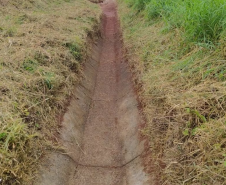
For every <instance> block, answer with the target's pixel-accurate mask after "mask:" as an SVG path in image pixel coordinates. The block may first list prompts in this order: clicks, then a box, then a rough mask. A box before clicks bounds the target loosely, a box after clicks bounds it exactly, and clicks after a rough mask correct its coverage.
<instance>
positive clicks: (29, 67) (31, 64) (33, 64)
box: [23, 59, 38, 72]
mask: <svg viewBox="0 0 226 185" xmlns="http://www.w3.org/2000/svg"><path fill="white" fill-rule="evenodd" d="M37 67H38V62H37V61H35V60H32V59H27V60H25V61H24V62H23V68H24V69H25V70H26V71H29V72H34V71H35V70H36V69H37Z"/></svg>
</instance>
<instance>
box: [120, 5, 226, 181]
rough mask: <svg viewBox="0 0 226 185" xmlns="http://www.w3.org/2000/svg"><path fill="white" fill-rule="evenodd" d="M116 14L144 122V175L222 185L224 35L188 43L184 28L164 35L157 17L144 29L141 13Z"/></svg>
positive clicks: (124, 11)
mask: <svg viewBox="0 0 226 185" xmlns="http://www.w3.org/2000/svg"><path fill="white" fill-rule="evenodd" d="M150 2H155V1H150ZM156 2H157V1H156ZM158 2H159V3H160V2H163V1H158ZM164 2H167V1H164ZM174 2H177V1H174ZM191 2H193V1H191ZM197 2H199V1H197ZM173 4H174V3H172V6H174V5H173ZM143 10H144V11H146V10H145V8H143ZM161 11H165V9H161ZM119 12H120V15H121V23H122V27H123V31H124V42H125V47H126V48H127V58H128V61H129V63H130V65H131V69H133V71H134V73H135V76H136V81H135V85H136V86H137V88H138V89H139V92H138V94H139V97H140V99H141V101H142V104H143V110H144V114H145V117H146V122H147V125H146V128H145V129H144V130H143V133H144V134H145V135H147V136H148V137H149V138H150V148H151V151H152V156H149V157H150V158H151V159H146V161H152V165H155V168H154V169H155V170H153V166H151V165H150V171H151V172H152V173H154V172H153V171H155V172H156V176H157V175H158V174H159V172H161V179H160V180H161V183H162V184H170V185H171V184H192V185H194V184H197V185H203V184H206V185H207V184H208V185H211V184H226V175H225V174H226V162H225V161H226V157H225V156H226V155H225V153H226V147H225V142H226V124H225V123H226V114H225V110H226V103H225V100H226V99H225V98H226V96H225V94H226V82H225V77H226V68H225V67H226V66H225V52H224V50H225V49H224V47H225V46H224V41H225V37H224V34H221V35H220V37H219V38H216V39H215V38H214V44H211V43H209V42H206V40H200V41H197V40H196V42H194V40H193V41H191V40H189V39H188V40H187V39H185V37H184V33H185V31H186V30H184V28H181V27H177V26H176V27H173V28H171V29H168V30H167V31H165V27H166V22H165V19H160V18H161V17H160V18H158V19H154V20H152V24H151V25H150V24H149V21H148V20H147V19H146V20H145V19H144V16H145V12H140V13H139V14H137V10H132V9H131V8H128V6H127V5H126V4H125V3H124V2H122V1H121V2H120V6H119ZM178 13H179V14H178V17H179V16H180V11H178ZM193 13H194V12H193ZM175 15H176V14H175ZM170 16H171V15H170ZM153 18H154V17H153ZM223 32H224V30H223ZM223 32H222V33H223ZM147 170H148V169H147Z"/></svg>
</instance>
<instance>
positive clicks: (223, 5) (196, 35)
mask: <svg viewBox="0 0 226 185" xmlns="http://www.w3.org/2000/svg"><path fill="white" fill-rule="evenodd" d="M127 1H129V2H130V3H131V4H133V7H134V8H135V9H136V10H138V11H139V12H140V11H144V14H145V16H146V18H147V19H148V20H151V19H157V18H160V19H164V21H165V23H166V26H167V27H168V28H175V27H177V28H180V29H181V30H182V31H183V32H184V37H185V39H186V40H189V41H192V42H205V43H211V44H212V43H216V42H217V40H218V39H219V38H220V36H221V33H222V32H223V30H224V29H225V23H226V19H225V15H226V2H225V1H224V0H143V1H142V0H138V1H137V0H127Z"/></svg>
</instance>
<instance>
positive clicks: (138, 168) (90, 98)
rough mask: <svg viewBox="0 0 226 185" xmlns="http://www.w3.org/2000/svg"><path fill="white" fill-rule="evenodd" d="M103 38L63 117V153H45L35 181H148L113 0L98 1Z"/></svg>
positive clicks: (45, 184)
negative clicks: (100, 9) (101, 12)
mask: <svg viewBox="0 0 226 185" xmlns="http://www.w3.org/2000/svg"><path fill="white" fill-rule="evenodd" d="M101 8H102V10H103V14H102V18H101V37H100V38H99V40H98V42H97V43H96V44H93V46H92V51H91V53H90V59H89V60H88V61H87V62H86V64H85V68H84V75H85V78H84V79H83V80H82V82H81V83H80V85H78V86H77V87H76V90H75V93H74V97H73V98H72V100H71V102H70V105H69V107H68V110H67V112H66V113H65V115H64V117H63V122H62V129H61V133H60V143H61V144H62V145H63V148H65V152H62V151H55V152H51V153H49V154H47V155H46V157H45V159H44V161H43V165H42V167H41V169H40V174H39V177H38V179H37V180H36V183H35V184H36V185H150V184H152V182H151V181H150V177H149V176H148V175H147V174H146V173H145V172H144V167H143V162H142V157H141V155H142V154H143V153H144V140H142V139H141V136H140V133H139V129H140V125H141V124H142V119H141V116H140V115H139V110H138V108H137V107H138V102H137V99H136V94H135V92H134V89H133V85H132V81H131V73H130V71H129V69H128V67H127V64H126V62H124V61H123V58H122V53H121V48H122V43H121V34H120V30H119V27H120V26H119V22H118V17H117V11H116V3H115V2H114V1H113V0H109V1H105V2H104V3H102V4H101Z"/></svg>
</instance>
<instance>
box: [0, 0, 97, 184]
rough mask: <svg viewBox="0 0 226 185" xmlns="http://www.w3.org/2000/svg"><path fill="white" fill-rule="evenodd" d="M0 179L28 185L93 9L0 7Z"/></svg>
mask: <svg viewBox="0 0 226 185" xmlns="http://www.w3.org/2000/svg"><path fill="white" fill-rule="evenodd" d="M0 5H1V7H0V19H1V23H0V51H1V52H0V78H1V81H0V179H1V182H2V184H7V185H9V184H11V185H13V184H23V185H25V184H30V182H31V181H32V179H33V178H34V175H35V170H36V169H37V164H38V161H39V158H40V157H41V156H42V155H43V152H44V150H45V148H46V147H50V146H52V145H54V143H57V137H56V135H57V130H58V127H59V120H60V117H61V114H62V112H63V111H64V108H65V106H64V105H65V103H66V100H67V98H69V97H70V95H71V93H72V91H73V88H74V85H75V84H76V83H77V82H78V80H79V78H78V75H77V74H78V72H79V71H81V66H82V65H81V64H82V62H83V61H84V59H85V49H86V45H85V42H86V36H87V33H88V32H89V31H91V30H92V29H93V26H94V25H96V24H97V20H98V18H99V13H100V12H99V11H100V10H99V8H98V6H97V5H94V4H92V3H90V2H88V1H83V0H76V1H74V0H68V1H66V0H53V1H48V0H39V1H31V0H24V1H22V2H21V1H19V0H17V1H7V0H1V1H0Z"/></svg>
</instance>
